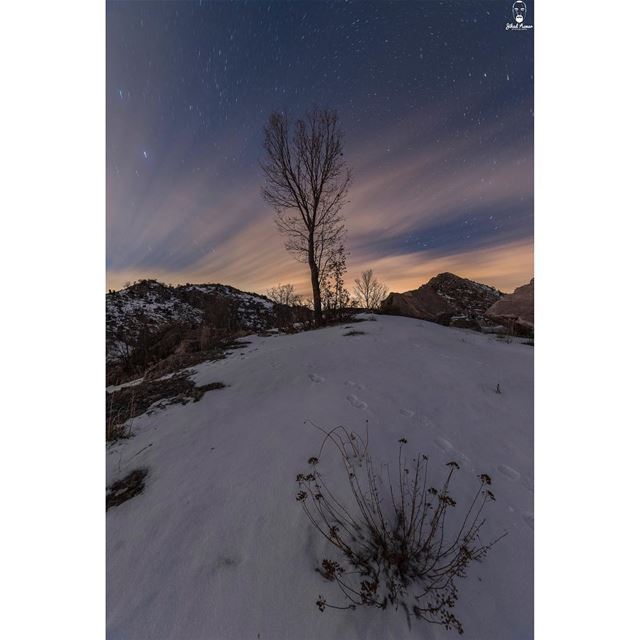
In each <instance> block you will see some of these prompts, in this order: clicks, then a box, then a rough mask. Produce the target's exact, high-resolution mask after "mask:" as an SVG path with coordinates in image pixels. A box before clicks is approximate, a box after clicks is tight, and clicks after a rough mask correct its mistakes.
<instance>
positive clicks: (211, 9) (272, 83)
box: [106, 0, 535, 293]
mask: <svg viewBox="0 0 640 640" xmlns="http://www.w3.org/2000/svg"><path fill="white" fill-rule="evenodd" d="M512 4H513V3H512V2H508V1H503V0H496V1H489V2H486V1H484V2H483V1H475V0H473V1H471V0H467V1H464V2H450V1H447V2H432V1H420V2H351V1H349V2H344V1H342V2H323V1H313V2H312V1H306V0H300V1H296V2H274V1H271V2H269V1H264V2H259V1H253V2H240V1H237V2H236V1H229V2H206V1H203V2H197V1H196V2H108V3H107V87H106V89H107V286H108V287H110V288H120V287H121V286H122V285H123V283H124V282H126V281H133V280H135V279H137V278H140V277H157V278H158V279H160V280H163V281H165V282H172V283H182V282H221V283H224V284H230V285H233V286H236V287H238V288H241V289H244V290H249V291H257V292H264V291H265V289H266V288H268V287H270V286H272V285H274V284H277V283H284V282H292V283H294V284H295V285H296V288H297V289H298V290H299V291H300V292H302V293H307V292H308V291H309V289H310V287H309V285H308V284H307V280H308V276H307V273H306V271H305V267H304V265H301V264H299V263H297V262H296V261H295V259H294V258H293V257H292V256H291V255H290V254H288V253H287V252H286V251H285V249H284V244H283V238H282V237H281V236H280V235H279V234H278V232H277V230H276V228H275V225H274V222H273V212H272V210H270V208H269V207H268V205H267V204H266V203H265V202H264V201H263V200H262V199H261V195H260V188H261V186H262V176H261V172H260V165H259V163H260V159H261V156H262V136H263V133H262V129H263V126H264V124H265V123H266V120H267V118H268V115H269V113H270V112H272V111H274V110H288V111H289V112H290V114H291V115H292V116H297V115H300V114H302V113H303V112H304V111H305V110H306V109H308V108H310V107H311V106H313V105H314V104H317V105H319V106H321V107H323V106H327V107H331V108H335V109H337V110H338V114H339V116H340V120H341V123H342V128H343V130H344V132H345V159H346V161H347V162H348V164H349V165H350V166H351V167H352V169H353V186H352V188H351V191H350V195H349V204H347V205H346V207H345V209H344V210H343V213H344V215H345V217H346V220H347V229H348V236H347V246H348V249H349V251H350V257H349V263H348V267H349V273H348V278H347V280H348V282H350V281H352V280H353V278H355V277H357V276H358V275H359V272H360V271H361V270H362V269H365V268H368V267H372V268H373V269H374V271H375V272H376V273H377V275H378V276H379V277H380V278H381V279H382V280H383V281H385V282H386V283H387V284H388V286H389V288H390V289H392V290H394V291H405V290H407V289H413V288H415V287H417V286H419V285H420V284H423V283H424V282H426V281H427V280H428V279H429V278H430V277H431V276H433V275H435V274H437V273H439V272H441V271H453V272H454V273H457V274H459V275H462V276H465V277H470V278H473V279H477V280H479V281H482V282H486V283H488V284H492V285H494V286H497V287H499V288H501V289H502V290H503V291H512V290H513V289H514V287H516V286H519V285H521V284H524V283H525V282H528V280H529V279H530V278H531V277H532V276H533V30H528V31H518V32H514V31H507V30H505V24H506V23H507V22H511V21H512V20H513V18H512V15H511V6H512ZM527 8H528V13H527V18H526V22H527V23H528V24H535V23H534V20H533V17H534V16H533V2H527Z"/></svg>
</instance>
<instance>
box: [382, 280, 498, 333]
mask: <svg viewBox="0 0 640 640" xmlns="http://www.w3.org/2000/svg"><path fill="white" fill-rule="evenodd" d="M503 295H504V294H503V293H502V292H501V291H499V290H498V289H496V288H495V287H491V286H489V285H487V284H482V283H480V282H474V281H473V280H469V279H467V278H461V277H460V276H457V275H455V274H453V273H449V272H445V273H440V274H439V275H437V276H434V277H433V278H431V280H429V282H427V283H426V284H423V285H422V286H421V287H419V288H418V289H414V290H412V291H406V292H404V293H390V294H389V296H388V297H387V298H386V299H385V300H383V302H382V307H381V309H382V312H383V313H388V314H391V315H401V316H409V317H412V318H420V319H421V320H429V321H431V322H437V323H438V324H443V325H447V326H455V327H468V328H472V329H481V328H483V327H485V326H488V325H490V324H494V323H492V322H491V321H490V320H489V319H488V318H487V317H486V311H487V309H489V307H491V306H492V305H493V304H495V303H496V302H497V301H498V300H499V299H500V298H501V297H502V296H503Z"/></svg>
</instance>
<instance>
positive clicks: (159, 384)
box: [106, 371, 225, 440]
mask: <svg viewBox="0 0 640 640" xmlns="http://www.w3.org/2000/svg"><path fill="white" fill-rule="evenodd" d="M191 374H192V372H191V371H183V372H181V373H177V374H174V375H172V376H171V377H170V378H163V379H162V380H144V381H143V382H140V383H139V384H136V385H133V386H131V387H123V388H122V389H118V390H117V391H113V392H112V393H108V392H107V402H106V407H107V416H106V418H107V440H116V439H118V438H119V437H127V435H128V429H127V428H126V427H123V425H126V424H127V422H128V421H129V420H131V419H132V418H135V417H136V416H139V415H142V414H143V413H145V412H146V411H148V410H149V408H150V407H151V406H152V405H154V404H155V403H157V402H159V403H160V404H159V405H158V406H159V408H162V407H165V406H168V405H171V404H177V403H180V404H186V403H187V402H190V401H191V400H193V401H194V402H197V401H198V400H200V398H202V396H203V395H204V394H205V393H206V392H207V391H211V390H213V389H222V388H223V387H224V386H225V385H224V384H223V383H222V382H212V383H211V384H207V385H204V386H201V387H197V386H196V384H195V382H194V381H193V380H191V378H190V375H191Z"/></svg>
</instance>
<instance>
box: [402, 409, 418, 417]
mask: <svg viewBox="0 0 640 640" xmlns="http://www.w3.org/2000/svg"><path fill="white" fill-rule="evenodd" d="M400 413H401V414H402V415H403V416H406V417H407V418H413V416H414V415H415V412H414V411H411V409H400Z"/></svg>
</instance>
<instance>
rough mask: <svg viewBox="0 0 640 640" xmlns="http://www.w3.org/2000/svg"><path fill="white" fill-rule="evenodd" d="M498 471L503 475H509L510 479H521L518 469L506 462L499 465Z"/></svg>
mask: <svg viewBox="0 0 640 640" xmlns="http://www.w3.org/2000/svg"><path fill="white" fill-rule="evenodd" d="M498 471H499V472H500V473H501V474H502V475H504V476H507V478H509V480H513V481H514V482H515V481H516V480H519V479H520V473H519V472H518V471H516V470H515V469H512V468H511V467H508V466H507V465H506V464H501V465H500V466H499V467H498Z"/></svg>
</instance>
